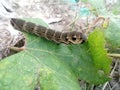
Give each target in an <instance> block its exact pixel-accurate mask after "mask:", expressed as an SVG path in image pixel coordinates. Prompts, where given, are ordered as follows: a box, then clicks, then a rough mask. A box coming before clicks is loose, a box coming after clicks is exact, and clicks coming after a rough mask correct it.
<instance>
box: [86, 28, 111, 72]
mask: <svg viewBox="0 0 120 90" xmlns="http://www.w3.org/2000/svg"><path fill="white" fill-rule="evenodd" d="M102 37H104V34H103V32H102V31H101V29H99V28H96V29H95V31H94V32H93V33H92V34H91V35H90V36H89V38H88V43H89V47H90V52H91V54H92V56H93V60H94V63H95V66H96V68H98V70H101V71H102V72H104V73H106V74H109V72H110V65H111V62H110V61H111V60H110V58H109V57H106V56H107V51H106V50H105V49H104V48H105V40H104V38H102ZM95 47H97V48H95ZM103 58H104V59H103Z"/></svg>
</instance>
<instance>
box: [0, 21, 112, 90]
mask: <svg viewBox="0 0 120 90" xmlns="http://www.w3.org/2000/svg"><path fill="white" fill-rule="evenodd" d="M35 20H36V19H34V21H35ZM97 33H98V34H99V32H96V33H95V34H97ZM25 35H26V39H27V47H26V50H24V51H22V52H20V53H17V54H15V55H12V56H10V57H8V58H6V59H4V60H2V61H1V62H0V88H1V89H2V90H8V89H9V90H19V89H21V90H33V89H34V88H35V87H40V88H41V90H80V87H79V82H78V79H81V80H85V81H87V82H89V83H94V84H100V83H104V82H106V81H108V80H109V77H108V72H109V68H110V67H109V63H106V64H104V65H106V69H105V67H103V66H102V65H101V67H102V69H103V72H105V73H103V72H101V71H99V70H101V67H100V66H99V67H98V66H96V65H97V64H96V63H100V64H101V63H102V62H100V61H99V60H100V59H101V58H102V56H103V58H102V59H103V60H107V59H106V58H107V55H103V54H104V53H105V54H106V51H104V50H103V49H104V48H103V46H102V45H103V44H104V42H102V41H101V40H100V41H99V39H95V41H94V43H92V40H94V38H93V37H94V35H90V39H88V42H86V43H84V44H79V45H66V44H56V43H54V42H52V41H48V40H46V39H44V38H40V37H37V36H34V35H31V34H28V33H25ZM100 37H101V38H103V37H102V35H100V36H99V38H100ZM102 40H103V39H102ZM90 42H91V43H90ZM95 42H97V44H101V42H102V44H101V45H100V46H99V47H98V46H97V47H96V46H95V47H94V49H95V50H93V44H95ZM97 48H98V50H99V49H102V50H100V51H102V52H103V53H99V54H101V55H102V56H101V57H95V55H96V54H95V55H94V53H97V52H98V51H97ZM92 50H93V52H94V53H93V52H92ZM95 59H96V61H95ZM97 60H98V61H97ZM103 60H102V61H103ZM104 62H105V61H103V63H104ZM106 62H108V61H106ZM107 64H108V65H107ZM106 73H107V74H106Z"/></svg>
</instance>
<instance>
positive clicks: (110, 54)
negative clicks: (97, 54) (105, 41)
mask: <svg viewBox="0 0 120 90" xmlns="http://www.w3.org/2000/svg"><path fill="white" fill-rule="evenodd" d="M108 56H110V57H117V58H120V54H117V53H108Z"/></svg>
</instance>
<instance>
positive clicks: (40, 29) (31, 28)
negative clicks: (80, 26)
mask: <svg viewBox="0 0 120 90" xmlns="http://www.w3.org/2000/svg"><path fill="white" fill-rule="evenodd" d="M10 22H11V24H12V26H13V27H14V28H15V29H18V30H22V31H26V32H29V33H32V34H35V35H37V36H40V37H44V38H46V39H48V40H52V41H55V42H56V43H65V44H80V43H83V42H84V41H86V39H87V37H86V36H85V35H84V34H83V33H82V32H80V31H67V32H60V31H56V30H52V29H48V28H46V27H44V26H41V25H36V24H34V23H32V22H26V21H25V20H22V19H17V18H12V19H11V21H10Z"/></svg>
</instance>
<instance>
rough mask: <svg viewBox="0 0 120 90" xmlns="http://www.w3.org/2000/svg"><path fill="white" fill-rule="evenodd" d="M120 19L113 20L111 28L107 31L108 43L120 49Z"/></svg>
mask: <svg viewBox="0 0 120 90" xmlns="http://www.w3.org/2000/svg"><path fill="white" fill-rule="evenodd" d="M119 23H120V19H114V18H111V20H110V24H109V27H108V28H107V30H105V31H104V32H105V38H106V40H107V43H108V44H109V45H110V46H112V47H113V48H117V47H120V25H119Z"/></svg>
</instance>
